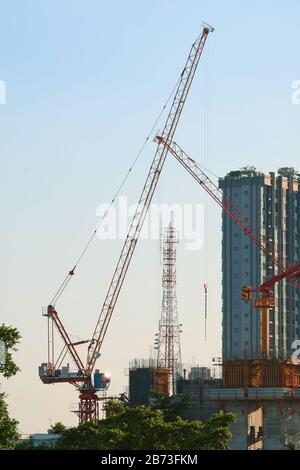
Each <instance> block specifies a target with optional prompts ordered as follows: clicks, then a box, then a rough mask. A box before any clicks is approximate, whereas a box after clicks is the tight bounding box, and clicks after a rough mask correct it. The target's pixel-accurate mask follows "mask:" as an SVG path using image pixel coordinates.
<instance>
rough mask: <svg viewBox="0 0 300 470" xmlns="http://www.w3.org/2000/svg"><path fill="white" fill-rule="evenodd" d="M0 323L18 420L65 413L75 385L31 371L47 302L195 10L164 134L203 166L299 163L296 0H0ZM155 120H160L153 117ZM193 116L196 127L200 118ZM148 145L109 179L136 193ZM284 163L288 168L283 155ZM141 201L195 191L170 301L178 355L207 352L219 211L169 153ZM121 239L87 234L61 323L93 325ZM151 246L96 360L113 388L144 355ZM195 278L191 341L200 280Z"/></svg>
mask: <svg viewBox="0 0 300 470" xmlns="http://www.w3.org/2000/svg"><path fill="white" fill-rule="evenodd" d="M0 15H1V32H0V39H1V40H0V80H4V81H5V83H6V87H7V104H6V105H0V155H1V165H2V168H1V184H0V200H1V206H2V210H1V216H2V224H1V227H2V228H1V267H2V269H1V279H0V286H1V292H0V312H1V318H0V321H3V322H5V323H8V324H12V325H14V326H16V327H18V328H19V329H20V331H21V333H22V336H23V340H22V343H21V345H20V348H19V352H18V354H17V355H16V357H17V361H18V362H19V364H20V366H21V368H22V372H21V373H19V374H18V375H17V376H16V377H15V378H13V379H11V380H10V381H9V382H6V381H5V380H2V379H1V388H2V389H3V390H4V391H6V392H7V393H9V395H10V398H9V402H10V406H11V413H12V414H13V415H14V416H15V417H16V418H17V419H18V420H19V421H20V430H21V431H22V432H25V433H26V432H27V433H29V432H38V431H43V430H46V429H47V426H48V425H49V418H50V420H51V421H52V423H53V422H55V421H58V420H61V421H64V422H65V423H66V424H68V425H70V424H72V423H75V422H76V420H75V418H74V417H72V416H71V415H70V413H69V404H70V402H75V401H76V400H77V394H76V393H75V392H74V391H73V390H72V388H71V387H70V386H68V385H62V386H60V385H57V386H49V387H47V386H45V385H42V384H40V382H39V379H38V375H37V367H38V365H39V363H41V362H43V361H45V360H46V323H45V320H44V319H43V318H42V317H41V306H42V305H46V304H47V303H48V302H49V300H50V297H51V295H52V293H53V291H54V290H55V288H56V287H57V284H58V283H59V281H60V280H61V279H62V277H63V276H64V274H65V273H66V271H67V270H68V269H69V268H70V267H71V265H72V263H73V262H74V259H75V258H76V256H77V254H78V252H79V250H80V248H81V246H82V245H83V243H84V242H85V241H86V239H87V237H88V236H89V234H90V231H91V229H92V228H93V227H94V226H95V224H96V222H97V219H96V208H97V206H98V204H100V203H102V202H108V201H109V200H110V199H111V197H112V195H113V192H114V191H115V188H116V187H117V186H118V184H119V182H120V180H121V179H122V177H123V176H124V173H125V172H126V170H127V169H128V167H129V165H130V163H131V162H132V160H133V158H134V156H135V154H136V151H137V149H138V148H139V146H140V145H141V143H142V142H143V140H144V138H145V137H146V134H147V132H148V130H149V128H150V127H151V125H152V123H153V121H154V119H155V117H156V115H157V114H158V112H159V111H160V109H161V106H162V104H163V103H164V101H165V99H166V97H167V96H168V94H169V92H170V90H171V89H172V88H173V86H174V84H175V82H176V80H177V78H178V75H179V73H180V72H181V70H182V67H183V64H184V62H185V60H186V56H187V53H188V50H189V48H190V46H191V43H192V42H193V40H194V39H195V38H196V36H197V35H198V33H199V32H200V30H201V22H202V21H207V22H209V23H211V24H212V25H213V26H215V28H216V31H215V33H214V34H213V35H212V36H211V37H210V39H209V44H208V45H207V47H206V49H205V53H204V57H203V60H202V61H201V64H200V67H199V70H198V72H197V77H196V79H195V82H194V84H193V88H192V91H191V94H190V96H189V101H188V103H187V106H186V109H185V112H184V115H183V117H182V120H181V124H180V128H179V129H178V132H177V135H176V140H177V141H178V143H180V144H181V145H182V146H183V147H184V148H185V149H186V150H187V151H188V152H189V153H190V154H191V156H192V157H193V158H195V159H197V160H198V161H199V162H200V163H203V164H205V165H206V166H208V167H209V168H210V169H211V170H212V171H214V172H215V173H216V174H217V175H220V176H222V175H224V174H225V173H226V172H227V171H228V170H231V169H235V168H239V167H240V166H241V165H244V164H253V165H256V166H257V167H258V168H259V169H261V170H263V171H266V172H267V171H274V170H275V171H276V169H278V167H279V166H283V165H291V166H292V165H293V166H295V167H298V164H299V151H300V139H299V119H300V106H295V105H294V106H293V105H292V104H291V84H292V82H293V81H294V80H297V79H298V80H299V79H300V69H299V44H300V4H299V2H298V1H296V0H287V1H286V2H282V1H277V0H275V1H274V0H273V1H271V0H264V1H263V2H261V1H258V0H253V1H252V2H241V1H237V0H236V1H234V0H228V1H227V2H224V1H221V0H219V1H216V0H209V1H208V0H206V1H201V0H186V1H185V2H182V1H179V0H152V1H143V2H141V1H134V0H128V1H127V2H124V1H121V0H117V1H115V2H103V1H101V0H98V1H96V0H86V1H78V0H72V1H71V0H60V1H58V0H52V1H49V0H45V1H43V2H40V1H38V0H27V1H26V2H20V1H17V0H11V1H9V2H1V3H0ZM161 127H162V123H161ZM207 129H208V130H207ZM153 151H154V144H152V142H150V144H149V145H148V147H147V149H146V151H145V152H144V154H143V156H142V158H141V160H140V161H139V162H138V165H137V167H136V170H135V172H134V174H133V175H132V177H131V179H130V180H129V181H128V184H127V185H126V186H125V188H124V190H123V194H124V195H128V197H129V199H130V201H132V202H133V201H135V200H136V199H137V197H138V195H139V192H140V190H141V187H142V184H143V182H144V178H145V176H146V173H147V170H148V166H149V164H150V161H151V158H152V154H153ZM298 169H299V167H298ZM155 200H156V202H178V203H180V204H183V203H196V202H199V203H204V204H205V205H206V219H205V223H206V226H205V230H206V241H205V245H204V249H203V250H201V251H199V252H196V253H193V252H187V251H185V249H184V245H181V246H180V249H179V260H178V278H179V279H178V284H179V285H178V303H179V315H180V319H181V321H182V323H183V324H184V333H183V337H182V350H183V356H184V360H185V362H192V361H195V362H199V363H201V364H207V365H210V361H211V357H212V356H217V355H220V344H221V299H220V283H221V276H220V267H221V264H220V263H221V262H220V239H221V236H220V212H219V211H218V209H217V208H216V207H214V205H213V204H212V203H210V202H209V201H207V198H206V197H205V196H204V195H203V193H202V191H201V188H199V187H197V185H196V183H194V182H193V181H192V180H191V178H190V177H189V176H188V175H185V174H184V171H183V169H181V168H179V167H178V165H177V164H176V162H172V161H169V162H168V164H167V166H166V168H165V172H164V175H163V176H162V181H161V183H160V185H159V188H158V193H157V196H156V199H155ZM120 248H121V243H120V242H119V241H115V242H114V241H107V242H100V241H96V242H95V244H94V245H93V247H92V249H91V252H90V253H89V255H88V257H87V258H86V259H85V260H84V263H83V264H82V266H81V268H80V271H79V272H78V275H77V276H76V278H75V279H74V281H73V284H72V286H70V288H69V289H68V291H67V293H66V295H65V297H64V298H63V300H62V301H61V303H60V304H59V305H58V309H59V310H60V311H61V312H62V317H63V318H64V320H65V322H66V325H67V326H68V327H69V328H70V329H71V331H74V333H75V335H78V336H80V337H82V338H88V337H90V335H91V332H92V330H93V327H94V324H95V321H96V318H97V315H98V312H99V309H100V307H101V304H102V301H103V298H104V295H105V292H106V289H107V287H108V283H109V280H110V277H111V274H112V272H113V269H114V265H115V263H116V260H117V257H118V254H119V251H120ZM159 273H160V266H159V247H158V244H157V243H156V242H149V241H143V242H141V243H140V244H139V246H138V248H137V252H136V256H135V257H134V260H133V263H132V266H131V268H130V272H129V275H128V279H127V281H126V284H125V286H124V290H123V292H122V295H121V296H120V299H119V302H118V305H117V309H116V311H115V316H114V318H113V320H112V323H111V325H110V329H109V332H108V335H107V338H106V341H105V344H104V347H103V356H102V362H101V364H99V367H100V368H101V369H103V370H109V371H110V372H111V373H112V374H113V377H112V380H113V382H112V388H111V392H112V393H118V392H122V391H123V387H124V386H125V385H126V383H127V377H126V376H125V375H124V370H125V369H126V368H127V367H128V362H129V360H131V359H133V358H134V357H147V356H148V355H149V350H150V346H151V345H152V344H153V340H154V333H155V331H156V329H157V324H158V318H159V311H160V278H159ZM206 280H208V283H209V290H210V293H209V295H210V301H209V306H210V308H209V325H208V343H207V344H205V343H204V341H203V295H202V288H201V286H202V284H203V282H204V281H206Z"/></svg>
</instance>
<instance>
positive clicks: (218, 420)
mask: <svg viewBox="0 0 300 470" xmlns="http://www.w3.org/2000/svg"><path fill="white" fill-rule="evenodd" d="M109 409H110V412H109V413H108V417H107V418H106V419H105V420H102V421H95V422H88V423H82V424H80V425H79V426H78V427H77V428H71V429H68V430H66V431H65V432H64V433H63V437H62V439H61V440H60V441H59V442H58V443H57V448H59V449H69V450H75V449H90V450H91V449H95V450H201V449H210V450H221V449H228V442H229V440H230V438H231V433H230V430H229V426H230V424H231V423H232V422H233V421H234V415H232V414H231V413H228V414H223V413H219V414H216V415H214V416H212V417H211V418H210V419H208V420H207V421H206V422H205V423H202V422H201V421H197V420H195V421H186V420H184V419H182V418H180V417H176V418H174V419H172V420H166V419H165V414H166V413H165V411H164V410H161V409H153V408H151V407H146V406H138V407H136V408H130V407H126V406H125V405H124V404H118V406H115V405H114V404H110V405H109Z"/></svg>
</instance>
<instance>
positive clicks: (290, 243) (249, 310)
mask: <svg viewBox="0 0 300 470" xmlns="http://www.w3.org/2000/svg"><path fill="white" fill-rule="evenodd" d="M279 173H280V174H279V176H277V177H276V176H275V175H274V174H273V173H271V174H270V175H264V174H262V173H257V172H256V171H255V169H245V170H242V171H238V172H231V173H229V174H228V175H227V176H226V177H225V178H224V179H222V180H221V181H220V186H221V188H222V190H223V197H224V202H225V201H230V203H232V204H233V205H237V206H238V209H239V210H241V211H242V212H243V216H244V217H247V219H248V220H249V221H251V223H254V224H255V225H254V226H252V227H251V228H249V229H248V232H246V231H244V233H243V232H242V231H240V230H239V229H238V227H237V226H236V225H235V224H234V223H233V221H232V220H230V219H229V218H228V217H227V216H226V214H223V381H224V388H223V389H219V390H211V391H210V392H209V395H210V398H211V399H212V400H214V401H216V402H218V403H219V404H220V405H221V407H222V408H223V409H224V410H227V411H233V412H235V413H236V415H237V421H236V423H235V425H234V426H233V439H232V442H231V448H232V449H259V448H261V449H283V448H284V446H285V445H286V444H288V443H292V444H295V443H296V441H297V439H298V438H299V431H300V389H299V387H300V365H299V363H297V361H296V360H295V348H293V346H295V343H294V342H295V340H297V339H298V338H299V314H300V312H299V285H298V279H299V273H300V270H299V266H297V265H295V263H294V262H293V260H297V259H299V249H300V204H299V201H300V198H299V195H300V192H299V177H298V175H296V174H295V172H293V171H292V169H281V170H280V171H279ZM232 201H233V202H232ZM249 233H250V235H253V234H255V235H253V236H255V237H256V239H257V240H261V241H262V242H263V243H264V245H263V246H264V247H267V250H266V251H264V250H259V249H257V248H258V247H259V246H256V247H255V245H254V244H252V243H251V241H249ZM257 245H258V243H257ZM298 362H299V361H298Z"/></svg>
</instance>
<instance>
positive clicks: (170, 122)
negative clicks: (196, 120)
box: [86, 25, 213, 374]
mask: <svg viewBox="0 0 300 470" xmlns="http://www.w3.org/2000/svg"><path fill="white" fill-rule="evenodd" d="M212 31H213V28H211V27H208V26H206V25H205V26H204V28H203V31H202V33H201V35H200V36H199V38H198V39H197V40H196V41H195V42H194V44H193V45H192V48H191V51H190V53H189V56H188V59H187V61H186V64H185V67H184V69H183V71H182V73H181V76H180V81H179V85H178V88H177V91H176V93H175V97H174V100H173V103H172V105H171V109H170V112H169V115H168V117H167V120H166V124H165V127H164V129H163V132H162V136H163V138H164V140H165V142H171V141H172V139H173V136H174V133H175V130H176V127H177V125H178V121H179V118H180V116H181V113H182V110H183V107H184V104H185V101H186V98H187V95H188V92H189V90H190V86H191V84H192V81H193V78H194V75H195V72H196V69H197V66H198V63H199V60H200V57H201V54H202V51H203V49H204V46H205V43H206V40H207V37H208V35H209V33H210V32H212ZM167 154H168V148H167V147H166V146H165V145H161V143H160V142H159V143H158V146H157V149H156V152H155V155H154V159H153V162H152V164H151V168H150V171H149V174H148V177H147V179H146V183H145V185H144V188H143V191H142V194H141V196H140V199H139V202H138V206H137V210H136V212H135V215H134V217H133V220H132V223H131V226H130V228H129V232H128V235H127V238H126V240H125V243H124V245H123V249H122V252H121V255H120V258H119V261H118V263H117V267H116V269H115V272H114V274H113V278H112V280H111V283H110V286H109V289H108V292H107V295H106V297H105V300H104V303H103V307H102V310H101V312H100V316H99V319H98V321H97V324H96V328H95V330H94V334H93V337H92V339H91V342H90V345H89V347H88V357H87V364H86V371H87V373H88V374H91V373H92V371H93V368H94V366H95V362H96V360H97V358H98V357H99V351H100V349H101V346H102V343H103V340H104V337H105V334H106V331H107V328H108V325H109V322H110V319H111V316H112V314H113V311H114V307H115V305H116V302H117V299H118V296H119V294H120V291H121V288H122V285H123V282H124V279H125V276H126V272H127V270H128V266H129V263H130V261H131V258H132V255H133V253H134V250H135V247H136V243H137V240H138V236H139V234H140V231H141V229H142V226H143V222H144V220H145V217H146V213H147V210H148V208H149V206H150V203H151V200H152V197H153V194H154V191H155V188H156V186H157V182H158V179H159V176H160V173H161V171H162V168H163V166H164V162H165V159H166V156H167Z"/></svg>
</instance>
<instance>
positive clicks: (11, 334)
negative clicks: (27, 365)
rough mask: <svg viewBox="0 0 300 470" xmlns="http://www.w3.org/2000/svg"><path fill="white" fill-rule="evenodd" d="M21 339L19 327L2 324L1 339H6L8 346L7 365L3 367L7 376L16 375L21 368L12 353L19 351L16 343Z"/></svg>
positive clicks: (0, 328)
mask: <svg viewBox="0 0 300 470" xmlns="http://www.w3.org/2000/svg"><path fill="white" fill-rule="evenodd" d="M20 339H21V335H20V333H19V331H18V330H17V328H14V327H12V326H6V325H4V324H2V325H0V340H2V341H4V343H5V346H6V358H5V365H4V366H3V367H2V369H1V372H2V373H3V375H4V377H6V378H9V377H11V376H13V375H15V374H16V373H17V372H18V371H19V370H20V369H19V367H18V366H17V364H16V363H15V362H14V360H13V355H12V353H13V352H15V351H17V349H16V345H17V344H18V343H19V341H20Z"/></svg>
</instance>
